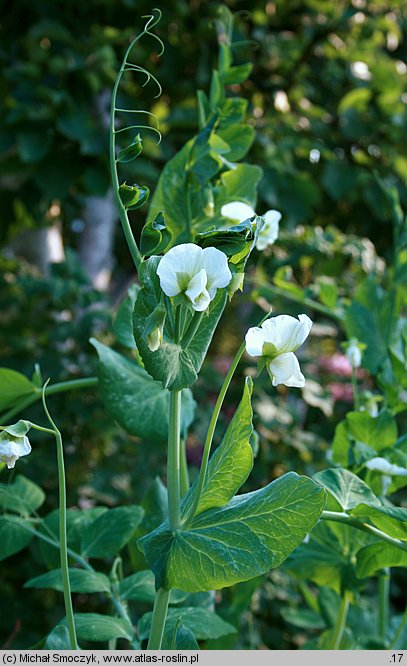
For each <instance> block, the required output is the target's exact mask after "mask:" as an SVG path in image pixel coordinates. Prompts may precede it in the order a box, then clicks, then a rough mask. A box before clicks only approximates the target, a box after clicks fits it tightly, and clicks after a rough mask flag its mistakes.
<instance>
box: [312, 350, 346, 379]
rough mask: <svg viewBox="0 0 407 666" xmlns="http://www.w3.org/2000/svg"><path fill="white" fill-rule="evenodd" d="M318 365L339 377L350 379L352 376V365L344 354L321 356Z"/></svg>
mask: <svg viewBox="0 0 407 666" xmlns="http://www.w3.org/2000/svg"><path fill="white" fill-rule="evenodd" d="M319 363H320V366H321V368H323V369H324V370H326V371H327V372H332V374H334V375H338V376H339V377H351V375H352V365H351V363H350V361H349V359H348V358H347V356H345V354H339V353H337V354H333V356H321V358H320V361H319Z"/></svg>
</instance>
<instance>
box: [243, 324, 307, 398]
mask: <svg viewBox="0 0 407 666" xmlns="http://www.w3.org/2000/svg"><path fill="white" fill-rule="evenodd" d="M311 326H312V321H311V319H310V318H309V317H307V315H305V314H301V315H300V316H299V317H298V319H295V317H291V316H290V315H278V316H277V317H271V318H270V319H267V320H266V321H265V322H264V323H263V324H262V325H261V327H258V326H255V327H254V328H249V330H248V331H247V333H246V351H247V353H248V354H250V356H260V357H262V363H263V365H266V367H267V371H268V373H269V375H270V378H271V381H272V384H273V386H277V385H278V384H285V385H286V386H296V387H297V388H302V387H303V386H304V385H305V378H304V375H303V374H302V372H301V370H300V364H299V363H298V359H297V357H296V356H295V354H294V352H295V351H297V349H298V348H299V347H301V345H302V344H303V342H304V341H305V340H306V338H307V337H308V335H309V332H310V330H311Z"/></svg>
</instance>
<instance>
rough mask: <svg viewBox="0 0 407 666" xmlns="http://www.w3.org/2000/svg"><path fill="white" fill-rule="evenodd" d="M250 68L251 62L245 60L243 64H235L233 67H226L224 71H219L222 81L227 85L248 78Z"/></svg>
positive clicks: (241, 81) (251, 66)
mask: <svg viewBox="0 0 407 666" xmlns="http://www.w3.org/2000/svg"><path fill="white" fill-rule="evenodd" d="M252 69H253V64H252V63H251V62H245V63H244V65H237V66H235V67H228V69H227V70H226V71H225V72H224V73H221V79H222V83H223V84H224V85H228V86H230V85H236V84H238V83H243V81H246V79H248V78H249V76H250V74H251V71H252Z"/></svg>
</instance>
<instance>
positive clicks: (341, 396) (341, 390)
mask: <svg viewBox="0 0 407 666" xmlns="http://www.w3.org/2000/svg"><path fill="white" fill-rule="evenodd" d="M327 389H328V391H329V392H330V394H331V395H332V397H333V399H334V400H336V401H337V400H342V401H343V402H349V403H352V402H353V390H352V385H351V384H340V383H339V382H332V383H331V384H328V386H327Z"/></svg>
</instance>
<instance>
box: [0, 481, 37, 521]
mask: <svg viewBox="0 0 407 666" xmlns="http://www.w3.org/2000/svg"><path fill="white" fill-rule="evenodd" d="M44 501H45V493H44V491H43V490H42V488H40V487H39V486H37V484H36V483H34V482H33V481H30V479H27V478H26V477H25V476H22V475H21V474H19V475H18V476H17V477H16V479H15V481H14V482H13V483H0V506H1V507H2V509H3V510H5V511H14V512H15V513H19V514H20V515H22V516H28V515H30V514H31V513H33V512H34V511H36V510H37V509H39V508H40V506H41V505H42V504H43V503H44Z"/></svg>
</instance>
